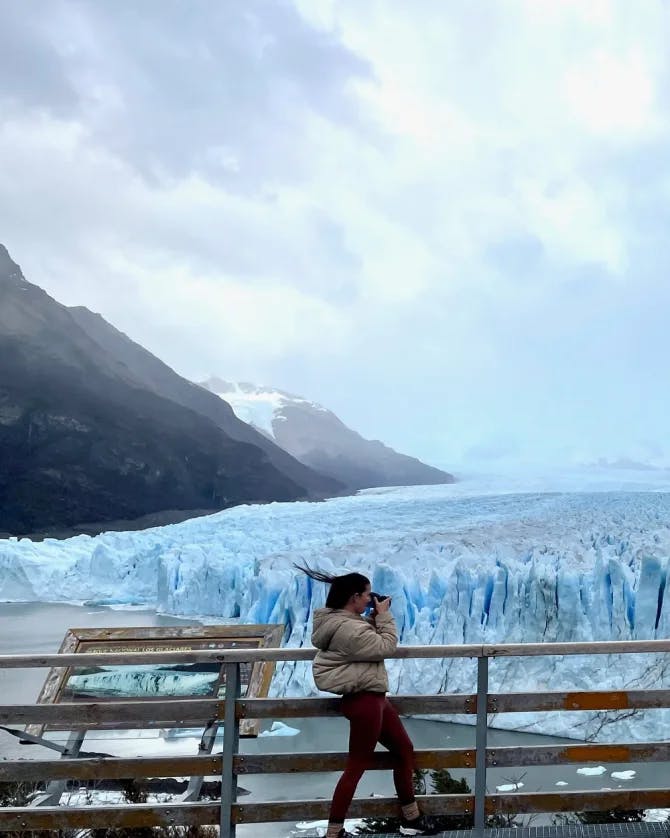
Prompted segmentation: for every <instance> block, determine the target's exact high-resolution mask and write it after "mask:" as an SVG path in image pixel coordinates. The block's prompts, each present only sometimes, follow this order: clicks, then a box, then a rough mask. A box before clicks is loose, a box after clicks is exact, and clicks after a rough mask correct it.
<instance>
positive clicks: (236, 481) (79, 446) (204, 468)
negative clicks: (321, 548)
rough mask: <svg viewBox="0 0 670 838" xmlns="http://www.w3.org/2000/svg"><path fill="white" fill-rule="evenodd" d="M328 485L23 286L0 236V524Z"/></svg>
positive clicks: (73, 523) (134, 512)
mask: <svg viewBox="0 0 670 838" xmlns="http://www.w3.org/2000/svg"><path fill="white" fill-rule="evenodd" d="M340 488H341V486H340V484H338V483H336V482H335V481H334V480H332V479H328V478H326V477H322V476H321V475H318V474H316V473H314V472H312V471H310V470H309V469H308V468H307V467H306V466H304V465H303V464H301V463H299V462H297V461H296V460H294V459H293V458H291V457H290V456H289V455H288V454H286V452H284V451H282V450H281V449H279V448H278V447H277V446H275V445H274V444H273V443H272V442H271V441H270V440H268V439H267V438H265V437H263V435H261V434H259V433H257V432H256V431H254V430H253V429H252V428H250V427H249V426H247V425H245V424H244V423H242V422H240V421H239V420H237V419H236V417H235V415H234V413H233V411H232V410H230V409H229V408H228V407H227V406H226V405H225V404H224V403H223V402H222V401H221V400H220V399H218V398H216V397H215V396H213V395H210V394H207V393H206V392H205V391H204V390H202V388H199V387H197V386H195V385H193V384H191V383H190V382H188V381H186V380H184V379H181V378H180V376H178V375H177V374H176V373H174V372H173V371H172V370H170V369H169V367H167V366H166V365H165V364H163V363H162V362H161V361H159V360H158V359H157V358H154V357H153V356H152V355H151V354H150V353H148V352H146V350H144V349H142V347H140V346H138V345H137V344H135V343H133V342H132V341H131V340H129V339H128V338H127V337H126V336H125V335H123V334H122V333H120V332H118V331H117V330H116V329H114V328H113V327H112V326H110V325H109V324H108V323H106V322H105V321H104V320H103V319H102V318H101V317H99V316H98V315H94V314H92V313H91V312H90V311H88V310H87V309H82V308H75V309H69V308H67V307H66V306H64V305H61V304H60V303H58V302H56V301H55V300H54V299H53V298H51V297H50V296H49V295H48V294H47V293H46V292H45V291H43V290H42V289H41V288H39V287H37V286H36V285H32V284H31V283H29V282H27V281H26V280H25V278H24V277H23V274H22V273H21V270H20V268H19V266H18V265H17V264H16V263H15V262H13V261H12V259H11V258H10V256H9V253H8V252H7V250H6V249H5V248H4V247H3V246H1V245H0V532H9V533H12V534H24V533H29V532H35V531H41V530H51V529H62V528H66V527H75V528H76V527H77V525H79V524H81V523H84V522H105V521H113V520H116V519H134V518H138V517H140V516H143V515H147V514H151V513H156V512H162V511H166V510H181V511H185V510H214V509H221V508H223V507H226V506H230V505H233V504H237V503H242V502H247V501H248V502H252V501H271V500H283V501H289V500H295V499H297V498H302V497H307V496H323V495H324V494H327V493H332V492H335V491H337V490H338V489H340ZM179 517H182V518H183V517H185V515H184V514H183V512H182V514H181V515H180V516H179Z"/></svg>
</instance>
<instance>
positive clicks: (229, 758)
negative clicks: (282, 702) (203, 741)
mask: <svg viewBox="0 0 670 838" xmlns="http://www.w3.org/2000/svg"><path fill="white" fill-rule="evenodd" d="M239 696H240V665H239V663H227V664H226V702H225V705H224V711H223V765H222V768H221V824H220V833H219V834H220V838H235V824H234V823H233V804H234V803H235V802H236V801H237V774H236V773H235V772H234V767H233V759H234V758H235V756H236V755H237V753H238V750H239V742H240V723H239V720H238V719H237V715H236V713H235V702H236V700H237V699H238V698H239Z"/></svg>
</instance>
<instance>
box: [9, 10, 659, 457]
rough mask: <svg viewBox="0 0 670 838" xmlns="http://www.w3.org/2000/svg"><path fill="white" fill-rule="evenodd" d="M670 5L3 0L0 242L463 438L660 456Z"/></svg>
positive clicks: (397, 424) (235, 362)
mask: <svg viewBox="0 0 670 838" xmlns="http://www.w3.org/2000/svg"><path fill="white" fill-rule="evenodd" d="M669 35H670V4H668V3H667V2H664V0H640V2H637V3H635V4H632V3H629V2H627V0H618V2H617V1H616V0H588V2H584V0H473V1H472V2H468V3H462V2H460V0H413V2H411V3H407V2H404V0H363V1H362V0H337V1H336V0H295V2H290V1H289V0H244V1H242V0H223V1H222V0H197V2H180V0H142V2H139V0H133V1H132V2H130V0H115V2H113V3H111V2H107V3H101V2H94V0H50V2H42V1H41V0H26V1H25V2H21V3H12V2H10V1H9V0H5V2H2V3H0V161H1V165H0V243H2V244H4V245H5V246H6V247H7V248H8V250H9V252H10V255H11V256H12V257H13V258H14V260H15V261H17V262H18V263H19V264H20V265H21V267H22V269H23V271H24V274H25V276H26V278H27V279H28V281H30V282H34V283H36V284H38V285H40V286H42V287H43V288H45V289H46V290H47V291H48V293H49V294H51V295H52V296H54V297H55V298H56V299H57V300H59V301H60V302H62V303H64V304H67V305H84V306H87V307H88V308H90V309H92V310H93V311H96V312H99V313H100V314H102V315H103V317H105V318H106V319H107V320H108V321H109V322H110V323H112V324H113V325H114V326H116V327H117V328H119V329H120V330H122V331H123V332H125V333H126V334H127V335H129V336H130V337H131V338H132V339H133V340H135V341H137V342H139V343H140V344H142V345H143V346H145V347H146V348H147V349H149V350H150V351H151V352H153V353H154V354H156V355H157V356H158V357H160V358H161V359H162V360H164V361H165V362H166V363H168V364H169V365H170V366H171V367H173V368H174V369H175V370H176V371H177V372H179V373H180V374H182V375H184V376H186V377H187V378H190V379H193V380H201V379H202V378H205V377H207V376H208V375H210V374H214V375H218V376H221V377H223V378H225V379H229V380H246V381H252V382H255V383H259V384H268V385H274V386H277V387H279V388H281V389H285V390H288V391H291V392H295V393H298V394H300V395H303V396H305V397H306V398H308V399H312V400H314V401H318V402H321V403H322V404H324V405H326V406H327V407H329V408H331V409H332V410H334V411H335V412H336V413H337V414H338V415H339V416H340V418H341V419H342V420H343V421H344V422H346V423H347V424H348V425H350V426H351V427H353V428H355V429H356V430H358V431H359V432H360V433H362V434H363V435H364V436H366V437H369V438H370V437H372V438H378V439H381V440H383V441H384V442H386V443H387V444H389V445H392V446H393V447H394V448H396V449H398V450H400V451H402V452H404V453H408V454H412V455H414V456H418V457H420V458H422V459H424V460H426V461H427V462H430V463H433V464H437V465H441V466H442V467H445V468H448V469H449V468H451V469H452V470H456V471H458V470H459V469H461V470H463V469H466V470H467V469H468V468H469V467H474V466H475V465H477V466H481V465H482V464H484V465H487V466H490V467H491V468H494V467H498V466H500V465H502V464H506V465H509V464H529V463H530V464H562V465H573V464H577V463H590V462H594V461H597V460H599V459H605V460H633V461H636V462H641V463H654V464H659V465H668V464H670V439H669V436H668V414H669V413H670V390H669V387H668V370H667V359H668V357H670V351H669V350H670V328H669V327H668V323H669V316H668V315H669V312H670V306H669V303H670V285H669V282H668V276H667V273H668V265H669V263H670V237H669V236H668V234H667V230H668V223H669V221H670V218H669V215H670V213H669V207H670V204H669V200H670V145H669V138H670V51H668V49H667V45H668V42H669Z"/></svg>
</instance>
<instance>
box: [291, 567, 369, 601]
mask: <svg viewBox="0 0 670 838" xmlns="http://www.w3.org/2000/svg"><path fill="white" fill-rule="evenodd" d="M293 567H296V568H297V569H298V570H300V571H301V572H302V573H306V574H307V576H309V578H310V579H314V581H315V582H324V583H325V584H326V585H330V590H329V591H328V597H327V598H326V608H344V606H345V605H346V604H347V603H348V602H349V600H350V599H351V597H352V596H353V595H354V594H362V593H363V591H365V589H366V588H367V586H368V585H369V584H370V580H369V579H368V578H367V576H363V574H362V573H345V574H344V576H335V574H333V573H323V572H322V571H320V570H312V568H311V567H309V566H308V565H299V564H295V562H294V564H293Z"/></svg>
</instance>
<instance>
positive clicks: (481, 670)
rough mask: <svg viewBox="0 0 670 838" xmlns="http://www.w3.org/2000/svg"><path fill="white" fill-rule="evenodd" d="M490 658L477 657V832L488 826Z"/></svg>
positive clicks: (480, 833)
mask: <svg viewBox="0 0 670 838" xmlns="http://www.w3.org/2000/svg"><path fill="white" fill-rule="evenodd" d="M488 692H489V659H488V658H484V657H482V658H477V727H476V753H475V833H476V834H477V835H479V836H483V835H484V829H485V827H486V735H487V728H488V715H487V709H488V706H487V705H488Z"/></svg>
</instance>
